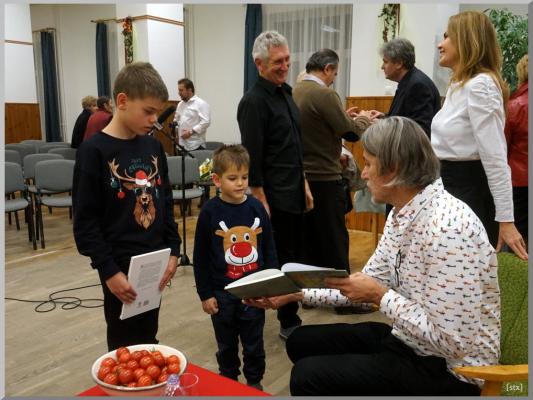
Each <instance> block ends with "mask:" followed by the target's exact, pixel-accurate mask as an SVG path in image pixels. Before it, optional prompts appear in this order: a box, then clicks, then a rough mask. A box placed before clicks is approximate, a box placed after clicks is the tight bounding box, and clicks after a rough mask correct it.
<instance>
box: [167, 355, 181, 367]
mask: <svg viewBox="0 0 533 400" xmlns="http://www.w3.org/2000/svg"><path fill="white" fill-rule="evenodd" d="M166 361H167V365H168V364H174V363H178V364H179V363H180V359H179V357H178V356H176V355H171V356H168V357H167V360H166Z"/></svg>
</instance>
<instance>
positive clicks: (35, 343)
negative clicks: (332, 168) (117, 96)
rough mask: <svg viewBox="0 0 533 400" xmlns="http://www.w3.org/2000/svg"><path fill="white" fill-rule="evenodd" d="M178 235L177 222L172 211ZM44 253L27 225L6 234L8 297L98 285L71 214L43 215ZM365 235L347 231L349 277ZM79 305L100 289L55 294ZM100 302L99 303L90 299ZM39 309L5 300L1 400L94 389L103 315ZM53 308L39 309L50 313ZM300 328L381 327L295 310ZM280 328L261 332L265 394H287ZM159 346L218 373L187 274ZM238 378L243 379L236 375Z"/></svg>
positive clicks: (175, 290)
mask: <svg viewBox="0 0 533 400" xmlns="http://www.w3.org/2000/svg"><path fill="white" fill-rule="evenodd" d="M197 214H198V208H197V206H196V204H193V215H192V216H190V217H187V221H186V225H187V238H188V240H187V252H188V254H189V255H191V254H192V248H193V241H192V238H193V237H194V227H195V225H196V218H197ZM176 217H177V218H178V220H179V225H180V233H181V229H182V226H181V218H180V216H179V212H178V210H177V209H176ZM44 229H45V235H46V236H45V238H46V243H47V246H46V249H44V250H42V249H40V248H39V249H38V250H37V251H34V250H33V249H32V247H31V243H29V242H28V240H27V239H28V237H27V230H25V226H22V227H21V230H20V231H17V230H16V228H15V225H14V224H13V225H8V222H7V218H6V228H5V261H6V263H5V297H9V298H17V299H24V300H38V301H41V300H48V299H49V296H50V294H52V293H53V292H56V291H61V290H66V289H71V288H78V287H82V286H87V285H97V284H98V283H99V280H98V276H97V273H96V271H94V270H93V269H92V268H91V266H90V265H89V259H88V258H86V257H83V256H80V255H79V254H78V252H77V250H76V246H75V244H74V240H73V236H72V222H71V221H70V220H69V219H68V213H67V212H66V211H61V210H59V209H54V211H53V214H49V213H48V212H45V221H44ZM371 242H372V238H371V234H370V233H366V232H358V231H352V232H350V265H351V266H352V271H356V270H359V269H361V268H362V266H363V265H364V263H365V262H366V260H367V259H368V257H369V256H370V254H371V253H372V243H371ZM60 296H74V297H78V298H80V299H84V300H83V302H82V305H83V306H88V307H90V306H97V305H101V300H99V299H101V298H102V294H101V287H99V286H95V287H90V288H85V289H79V290H75V291H67V292H64V293H59V294H56V295H54V297H60ZM91 299H97V300H91ZM36 306H37V303H24V302H19V301H13V300H6V301H5V324H6V326H5V362H6V365H5V394H6V396H72V395H75V394H77V393H79V392H81V391H83V390H84V389H87V388H89V387H91V386H93V385H94V382H93V381H92V379H91V376H90V367H91V365H92V363H93V361H94V360H95V359H96V358H97V357H98V356H100V355H101V354H102V353H104V352H106V340H105V322H104V316H103V309H102V308H101V307H97V308H83V307H77V308H74V309H70V310H64V309H61V304H57V305H56V308H55V309H54V310H52V311H50V312H40V313H39V312H36V310H35V307H36ZM50 308H51V304H50V303H48V304H47V305H45V306H43V307H41V309H50ZM299 315H300V316H301V318H302V320H303V323H304V324H315V323H332V322H345V321H346V322H356V321H364V320H374V321H385V322H386V318H385V317H384V316H383V315H382V314H380V313H379V312H375V313H372V314H367V315H348V316H340V315H337V314H335V313H334V312H333V311H332V310H331V309H312V310H300V312H299ZM278 332H279V324H278V322H277V319H276V314H275V312H273V311H269V312H267V321H266V325H265V332H264V338H265V349H266V356H267V360H266V365H267V369H266V373H265V376H264V379H263V386H264V390H265V391H266V392H269V393H271V394H273V395H278V396H287V395H289V394H290V393H289V377H290V370H291V366H292V364H291V362H290V361H289V359H288V357H287V355H286V353H285V342H284V341H283V340H281V339H280V338H279V336H278ZM158 339H159V341H160V343H161V344H166V345H169V346H172V347H175V348H178V349H180V350H182V351H183V352H184V353H185V355H186V356H187V358H188V359H189V360H190V361H191V362H193V363H195V364H197V365H199V366H202V367H204V368H207V369H209V370H211V371H215V372H217V371H218V368H217V364H216V359H215V351H216V343H215V340H214V334H213V330H212V326H211V322H210V319H209V317H208V315H207V314H205V313H203V311H202V308H201V304H200V300H199V298H198V296H197V294H196V290H195V287H194V277H193V272H192V267H184V268H181V272H178V274H177V276H176V277H175V279H174V280H173V281H172V285H171V287H169V288H167V289H165V292H164V294H163V301H162V307H161V313H160V320H159V334H158ZM241 378H242V376H241Z"/></svg>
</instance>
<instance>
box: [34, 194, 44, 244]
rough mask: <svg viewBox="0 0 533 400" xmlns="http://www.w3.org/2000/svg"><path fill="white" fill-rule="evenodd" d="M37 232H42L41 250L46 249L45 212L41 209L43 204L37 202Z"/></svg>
mask: <svg viewBox="0 0 533 400" xmlns="http://www.w3.org/2000/svg"><path fill="white" fill-rule="evenodd" d="M36 220H37V230H38V231H40V236H41V248H42V249H44V246H45V243H44V228H43V212H42V208H41V202H40V201H39V200H37V218H36Z"/></svg>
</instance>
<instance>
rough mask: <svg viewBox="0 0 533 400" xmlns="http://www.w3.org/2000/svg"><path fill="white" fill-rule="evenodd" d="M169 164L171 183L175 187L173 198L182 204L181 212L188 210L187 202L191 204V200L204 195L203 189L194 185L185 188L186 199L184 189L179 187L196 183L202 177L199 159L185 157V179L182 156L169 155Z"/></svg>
mask: <svg viewBox="0 0 533 400" xmlns="http://www.w3.org/2000/svg"><path fill="white" fill-rule="evenodd" d="M167 164H168V178H169V180H170V184H171V185H172V187H173V190H172V199H173V200H174V201H175V202H176V201H179V202H180V204H181V212H182V213H184V212H185V211H186V206H187V204H190V200H192V199H196V198H199V197H202V194H203V190H202V189H201V188H197V187H193V188H191V189H185V201H182V200H184V198H183V194H182V189H181V188H180V189H178V187H181V186H182V185H188V184H196V183H197V182H198V180H199V179H200V171H199V170H198V165H199V164H198V160H196V159H195V158H190V157H185V181H183V180H182V176H181V156H171V157H167ZM191 214H192V212H191V209H190V207H189V215H191Z"/></svg>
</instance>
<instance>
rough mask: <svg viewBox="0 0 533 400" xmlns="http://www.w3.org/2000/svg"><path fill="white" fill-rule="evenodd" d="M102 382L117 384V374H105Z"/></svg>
mask: <svg viewBox="0 0 533 400" xmlns="http://www.w3.org/2000/svg"><path fill="white" fill-rule="evenodd" d="M104 382H105V383H109V384H110V385H118V375H117V374H114V373H112V372H111V373H110V374H107V375H106V376H105V378H104Z"/></svg>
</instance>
